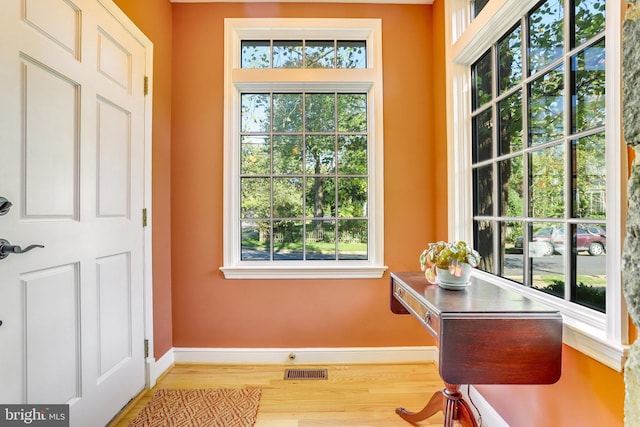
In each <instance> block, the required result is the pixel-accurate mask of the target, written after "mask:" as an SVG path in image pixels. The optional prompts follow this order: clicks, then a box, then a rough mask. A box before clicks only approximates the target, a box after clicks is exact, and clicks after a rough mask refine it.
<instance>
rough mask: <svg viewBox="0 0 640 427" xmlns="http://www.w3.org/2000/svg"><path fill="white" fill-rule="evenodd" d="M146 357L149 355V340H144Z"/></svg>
mask: <svg viewBox="0 0 640 427" xmlns="http://www.w3.org/2000/svg"><path fill="white" fill-rule="evenodd" d="M144 357H149V340H144Z"/></svg>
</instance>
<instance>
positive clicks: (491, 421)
mask: <svg viewBox="0 0 640 427" xmlns="http://www.w3.org/2000/svg"><path fill="white" fill-rule="evenodd" d="M467 390H468V388H467V386H466V385H465V386H461V387H460V391H461V392H462V394H463V395H464V400H466V401H467V402H468V403H469V405H471V409H472V410H473V414H474V416H475V418H476V420H477V421H478V424H480V419H479V415H478V414H480V415H482V427H509V424H508V423H507V422H506V421H505V420H504V419H503V418H502V417H501V416H500V414H498V413H497V412H496V410H495V409H493V406H491V405H490V404H489V402H487V401H486V400H485V398H484V396H482V394H480V392H479V391H478V389H476V388H475V387H474V386H471V387H470V389H469V392H468V391H467ZM469 394H471V398H469Z"/></svg>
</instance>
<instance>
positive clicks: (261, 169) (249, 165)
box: [240, 135, 271, 175]
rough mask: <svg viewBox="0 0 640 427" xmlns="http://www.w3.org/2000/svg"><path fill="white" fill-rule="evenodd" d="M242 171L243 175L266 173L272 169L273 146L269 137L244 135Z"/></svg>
mask: <svg viewBox="0 0 640 427" xmlns="http://www.w3.org/2000/svg"><path fill="white" fill-rule="evenodd" d="M241 153H242V154H241V156H242V159H241V166H240V173H241V174H242V175H264V174H268V173H269V171H270V170H271V147H270V146H269V137H268V136H262V135H256V136H243V137H242V151H241Z"/></svg>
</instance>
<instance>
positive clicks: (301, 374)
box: [284, 369, 329, 380]
mask: <svg viewBox="0 0 640 427" xmlns="http://www.w3.org/2000/svg"><path fill="white" fill-rule="evenodd" d="M327 378H329V377H328V375H327V370H326V369H286V370H285V371H284V379H285V380H326V379H327Z"/></svg>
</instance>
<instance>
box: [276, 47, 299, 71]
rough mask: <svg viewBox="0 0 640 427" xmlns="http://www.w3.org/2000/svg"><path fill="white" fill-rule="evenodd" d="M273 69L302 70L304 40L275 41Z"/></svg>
mask: <svg viewBox="0 0 640 427" xmlns="http://www.w3.org/2000/svg"><path fill="white" fill-rule="evenodd" d="M273 68H302V40H277V41H274V42H273Z"/></svg>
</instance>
